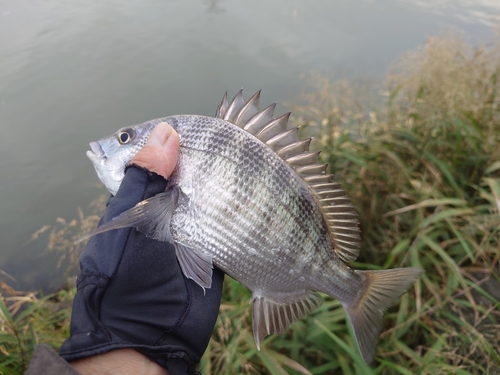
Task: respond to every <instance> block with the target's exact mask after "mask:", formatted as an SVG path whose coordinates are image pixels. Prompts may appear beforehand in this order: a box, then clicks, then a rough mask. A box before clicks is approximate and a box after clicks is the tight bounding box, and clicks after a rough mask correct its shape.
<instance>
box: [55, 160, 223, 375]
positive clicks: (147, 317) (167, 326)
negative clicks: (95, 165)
mask: <svg viewBox="0 0 500 375" xmlns="http://www.w3.org/2000/svg"><path fill="white" fill-rule="evenodd" d="M165 187H166V180H165V179H164V178H163V177H161V176H159V175H157V174H154V173H151V172H148V171H146V170H145V169H142V168H139V167H135V166H131V167H129V168H128V169H127V171H126V174H125V178H124V180H123V182H122V184H121V187H120V189H119V190H118V192H117V194H116V196H115V197H111V199H110V200H109V202H108V204H107V207H106V212H105V214H104V216H103V218H102V219H101V223H106V222H108V221H109V220H111V219H112V218H114V217H116V216H117V215H119V214H120V213H122V212H124V211H125V210H127V209H129V208H131V207H133V206H134V205H135V204H136V203H138V202H140V201H142V200H144V199H147V198H149V197H151V196H153V195H156V194H158V193H160V192H163V191H164V190H165ZM80 269H81V272H80V274H79V276H78V279H77V294H76V296H75V299H74V302H73V312H72V317H71V336H70V337H69V338H68V339H67V340H66V341H65V342H64V343H63V345H62V346H61V348H60V352H59V353H60V355H61V356H62V357H63V358H64V359H66V360H67V361H73V360H76V359H81V358H86V357H91V356H94V355H98V354H103V353H106V352H108V351H111V350H114V349H119V348H132V349H135V350H136V351H138V352H140V353H142V354H143V355H145V356H147V357H148V358H150V359H151V360H153V361H155V362H156V363H158V364H159V365H160V366H162V367H164V368H165V369H167V370H169V373H170V374H171V375H176V374H186V373H188V374H190V373H194V368H195V364H196V363H198V362H199V361H200V358H201V356H202V355H203V352H204V351H205V349H206V347H207V345H208V341H209V339H210V335H211V333H212V330H213V327H214V325H215V321H216V319H217V314H218V311H219V305H220V298H221V293H222V281H223V278H224V274H223V272H222V271H220V270H218V269H214V273H213V280H212V287H211V288H210V289H206V291H205V293H204V291H203V289H202V288H201V287H200V286H199V285H197V284H196V283H195V282H193V281H192V280H188V279H186V278H185V277H184V275H183V274H182V271H181V269H180V267H179V264H178V263H177V259H176V256H175V252H174V248H173V246H172V245H170V244H168V243H162V242H159V241H156V240H152V239H149V238H146V237H145V236H144V235H143V234H142V233H140V232H138V231H137V230H136V229H133V228H124V229H118V230H112V231H109V232H106V233H102V234H98V235H96V236H94V237H92V238H91V239H90V240H89V242H88V243H87V245H86V247H85V249H84V250H83V252H82V254H81V256H80Z"/></svg>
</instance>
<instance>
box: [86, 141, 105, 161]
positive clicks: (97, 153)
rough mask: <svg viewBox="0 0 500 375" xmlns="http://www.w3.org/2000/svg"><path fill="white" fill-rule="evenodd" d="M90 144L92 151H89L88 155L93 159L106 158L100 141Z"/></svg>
mask: <svg viewBox="0 0 500 375" xmlns="http://www.w3.org/2000/svg"><path fill="white" fill-rule="evenodd" d="M89 145H90V148H91V149H92V151H90V150H89V151H87V156H88V157H89V158H90V159H91V160H102V159H105V158H106V155H105V153H104V150H103V149H102V147H101V145H100V144H99V143H98V142H90V143H89Z"/></svg>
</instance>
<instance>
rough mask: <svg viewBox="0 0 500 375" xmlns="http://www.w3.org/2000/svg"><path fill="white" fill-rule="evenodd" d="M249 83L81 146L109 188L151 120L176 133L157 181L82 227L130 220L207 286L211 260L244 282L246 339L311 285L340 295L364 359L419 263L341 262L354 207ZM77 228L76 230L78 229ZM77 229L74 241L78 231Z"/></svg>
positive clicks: (351, 248)
mask: <svg viewBox="0 0 500 375" xmlns="http://www.w3.org/2000/svg"><path fill="white" fill-rule="evenodd" d="M259 99H260V92H257V93H256V94H255V95H254V96H252V98H250V100H248V101H247V102H245V101H244V100H243V98H242V92H241V91H240V92H238V94H237V95H236V96H235V97H234V99H233V100H232V101H231V102H229V101H228V100H227V96H226V95H225V96H224V98H223V100H222V102H221V104H220V105H219V107H218V108H217V112H216V117H206V116H197V115H182V116H170V117H165V118H161V119H155V120H150V121H147V122H145V123H143V124H140V125H135V126H132V127H126V128H122V129H120V130H119V131H118V132H117V133H115V134H114V135H112V136H110V137H107V138H104V139H101V140H100V141H99V142H92V143H91V144H90V146H91V148H92V151H88V152H87V155H88V156H89V158H90V159H91V160H92V162H93V164H94V167H95V169H96V171H97V174H98V176H99V178H100V179H101V180H102V181H103V183H104V184H105V185H106V187H107V188H108V189H109V190H110V192H111V193H113V194H115V193H116V191H117V190H118V188H119V184H120V183H121V180H122V179H123V176H124V171H125V167H126V165H127V164H128V162H129V161H130V160H131V159H132V157H133V156H134V155H135V154H136V153H137V152H138V149H140V148H141V147H142V146H143V145H144V143H145V142H146V140H147V138H148V137H149V134H150V133H151V131H152V130H153V129H154V127H155V126H156V125H157V124H158V123H160V122H166V123H168V124H169V125H170V126H172V127H173V128H174V129H175V130H176V131H177V133H178V134H179V138H180V149H179V159H178V161H177V166H176V168H175V170H174V172H173V174H172V175H171V176H170V178H169V182H168V184H167V189H166V191H165V192H163V193H160V194H158V195H156V196H154V197H152V198H149V199H147V200H145V201H143V202H140V203H139V204H138V205H137V206H135V207H134V208H132V209H130V210H128V211H126V212H124V213H122V214H121V215H119V216H118V217H117V218H115V219H113V220H112V221H111V222H108V223H107V224H104V225H103V226H101V227H99V228H97V229H96V230H94V231H92V232H91V233H90V234H89V235H88V236H91V235H95V234H98V233H101V232H104V231H107V230H111V229H116V228H123V227H128V226H131V227H136V228H138V229H139V230H140V231H142V232H143V233H145V234H146V235H147V236H150V237H152V238H154V239H157V240H159V241H165V242H170V243H172V244H173V245H174V248H175V252H176V256H177V259H178V261H179V265H180V267H181V269H182V271H183V273H184V275H185V276H186V277H187V278H191V279H193V280H194V281H195V282H196V283H198V284H199V285H200V286H201V287H203V288H210V286H211V275H212V268H213V266H216V267H219V268H221V269H222V270H223V271H225V272H226V273H227V274H229V275H230V276H232V277H234V278H235V279H236V280H238V281H240V282H241V283H243V284H244V285H246V286H247V287H248V288H249V289H250V290H251V291H252V303H253V307H252V318H253V333H254V337H255V342H256V345H257V348H260V344H261V342H262V340H263V339H264V338H265V336H267V335H268V334H271V333H275V334H279V333H281V332H283V331H284V330H286V329H287V328H288V327H289V326H290V325H291V324H292V323H293V322H294V321H296V320H298V319H300V318H302V317H303V316H304V315H306V314H308V313H309V312H311V311H312V310H314V309H315V308H317V307H318V306H319V305H320V304H321V302H322V298H321V297H320V296H319V295H318V294H317V293H316V292H317V291H319V292H323V293H326V294H328V295H330V296H331V297H333V298H336V299H338V300H339V301H340V303H341V304H342V306H343V307H344V309H345V311H346V315H347V318H348V320H349V322H350V323H351V325H352V327H353V331H354V335H355V337H356V342H357V344H358V348H359V350H360V353H361V356H362V358H363V360H364V361H365V362H366V363H370V362H371V361H372V360H373V357H374V355H375V347H376V344H377V341H378V337H379V334H380V330H381V327H382V317H383V313H384V311H385V310H386V309H387V308H388V307H389V306H390V305H391V304H393V303H394V302H395V301H396V300H397V299H398V297H399V296H400V295H401V294H403V293H405V292H406V291H407V290H408V289H409V288H410V287H411V285H412V284H413V282H414V281H415V280H416V278H417V277H418V276H419V275H420V273H421V272H422V270H421V269H419V268H399V269H392V270H384V271H359V270H353V269H351V268H349V267H348V265H347V264H346V263H348V262H351V261H353V260H354V259H356V257H357V256H358V253H359V249H360V235H359V225H358V220H357V214H356V211H355V210H354V207H353V205H352V203H351V200H350V198H349V197H348V195H347V193H346V191H345V190H343V189H342V188H341V186H340V184H339V183H338V182H336V181H334V179H333V176H331V175H329V174H327V173H326V164H320V163H319V162H318V155H319V152H313V151H309V144H310V139H308V140H299V139H298V136H297V134H298V130H297V128H291V129H289V128H287V121H288V117H289V115H290V114H285V115H283V116H281V117H279V118H277V119H275V118H274V117H273V113H274V109H275V104H272V105H270V106H269V107H267V108H265V109H264V110H262V111H261V110H259V108H258V105H259ZM88 236H86V237H88ZM86 237H85V238H86Z"/></svg>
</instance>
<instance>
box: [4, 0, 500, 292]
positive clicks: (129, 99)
mask: <svg viewBox="0 0 500 375" xmlns="http://www.w3.org/2000/svg"><path fill="white" fill-rule="evenodd" d="M499 14H500V2H499V1H495V0H491V1H488V0H484V1H466V0H462V1H459V0H448V1H446V0H441V1H436V0H406V1H403V0H399V1H398V0H384V1H368V0H366V1H362V0H350V1H347V0H265V1H264V0H257V1H255V0H254V1H250V0H240V1H229V0H226V1H217V0H127V1H118V0H102V1H83V0H71V1H70V0H0V130H1V134H2V136H1V140H2V141H1V146H0V176H1V177H0V197H1V198H0V238H1V247H0V270H4V271H6V272H7V273H9V274H10V275H12V276H13V277H14V278H15V279H16V280H17V282H13V281H10V280H9V281H8V282H9V283H10V284H11V285H12V286H14V287H16V288H40V287H44V288H46V289H53V288H55V287H57V286H58V285H60V283H61V282H62V279H61V271H60V270H57V269H56V267H55V262H54V259H52V258H50V257H48V256H47V255H46V254H45V252H44V249H45V246H46V242H44V241H43V240H41V241H36V242H30V241H29V238H30V236H31V234H32V233H33V232H35V231H36V230H37V229H39V228H40V227H42V226H43V225H45V224H53V223H54V221H55V219H56V218H57V217H64V218H66V219H71V218H74V217H76V215H77V207H83V208H85V207H88V205H89V203H90V202H91V201H92V200H93V199H95V198H96V197H98V196H99V195H100V194H103V193H105V192H106V190H105V189H104V187H103V186H102V185H101V184H100V183H99V181H98V179H97V177H96V175H95V172H94V169H93V167H92V165H91V163H90V161H89V160H88V159H87V158H86V156H85V152H86V150H87V149H88V148H89V147H88V143H89V142H90V141H93V140H97V139H99V138H101V137H103V136H106V135H108V134H110V133H112V132H114V131H115V130H117V129H118V128H119V127H122V126H125V125H130V124H135V123H139V122H143V121H145V120H148V119H151V118H155V117H161V116H167V115H173V114H203V115H213V114H214V113H215V109H216V107H217V104H218V103H219V102H220V100H221V97H222V95H223V93H224V92H225V91H226V90H229V93H230V94H234V93H235V92H236V91H237V90H238V89H239V88H241V87H243V88H244V89H245V91H244V92H246V96H245V97H246V98H248V97H249V96H250V95H251V94H253V92H255V91H256V90H258V89H262V90H263V95H262V100H261V102H262V103H263V104H266V103H270V102H274V101H277V102H280V103H281V102H284V101H294V100H295V99H296V98H297V97H298V96H299V94H300V91H301V90H302V88H303V87H304V85H305V82H304V79H303V74H304V73H308V72H311V71H316V72H321V73H325V74H330V73H338V74H342V75H346V76H351V77H372V78H373V77H374V78H376V77H383V76H384V75H385V73H386V70H387V67H388V66H389V64H390V62H391V61H393V60H394V58H396V57H397V56H398V55H400V54H401V53H402V52H404V51H407V50H409V49H413V48H415V47H417V46H420V45H422V44H423V43H424V42H425V39H426V37H429V36H433V35H437V34H439V33H440V32H442V31H443V30H445V29H447V28H453V29H455V30H459V31H461V32H463V33H464V35H465V36H466V37H467V39H468V40H469V41H470V42H472V43H476V42H478V41H482V40H486V39H487V38H489V37H490V36H491V35H492V31H491V27H490V26H491V25H492V24H494V23H495V22H498V20H499ZM284 111H285V108H284V107H283V106H281V107H278V112H279V113H282V112H284ZM1 278H2V275H1V274H0V279H1Z"/></svg>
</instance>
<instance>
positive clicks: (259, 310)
mask: <svg viewBox="0 0 500 375" xmlns="http://www.w3.org/2000/svg"><path fill="white" fill-rule="evenodd" d="M252 302H253V314H252V321H253V335H254V338H255V344H256V345H257V349H259V350H260V344H261V342H262V340H264V338H265V337H266V336H267V335H269V334H271V333H274V334H280V333H282V332H284V331H285V330H286V329H288V327H290V325H291V324H292V323H293V322H295V321H296V320H299V319H300V318H302V317H303V316H305V315H307V314H309V313H310V312H311V311H313V310H315V309H317V308H318V307H319V306H320V305H321V304H322V303H323V299H322V298H321V297H320V296H319V294H317V293H314V292H310V291H304V292H302V293H299V294H287V295H284V296H279V297H278V298H269V297H264V296H258V295H255V294H254V296H253V299H252Z"/></svg>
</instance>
